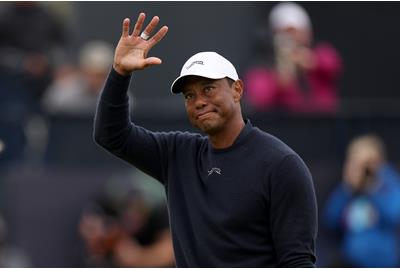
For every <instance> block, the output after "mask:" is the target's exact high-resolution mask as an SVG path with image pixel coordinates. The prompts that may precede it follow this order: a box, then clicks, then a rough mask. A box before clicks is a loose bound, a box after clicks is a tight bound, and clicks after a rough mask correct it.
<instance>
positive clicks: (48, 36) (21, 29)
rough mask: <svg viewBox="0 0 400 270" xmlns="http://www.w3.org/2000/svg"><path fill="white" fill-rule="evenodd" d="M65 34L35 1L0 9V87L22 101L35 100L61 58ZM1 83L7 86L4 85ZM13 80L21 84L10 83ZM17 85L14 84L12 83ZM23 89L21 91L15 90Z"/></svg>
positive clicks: (49, 79) (16, 3)
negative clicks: (18, 94)
mask: <svg viewBox="0 0 400 270" xmlns="http://www.w3.org/2000/svg"><path fill="white" fill-rule="evenodd" d="M66 41H67V40H66V33H65V31H64V29H63V27H62V26H61V24H60V23H59V22H58V21H57V20H56V19H55V18H54V17H53V16H52V15H51V14H50V13H48V12H47V10H45V9H44V8H43V7H42V6H40V5H39V3H38V2H11V3H8V4H5V5H3V6H2V7H1V9H0V59H1V60H0V68H1V74H2V75H1V79H2V81H0V83H1V84H0V85H1V86H2V87H5V88H6V89H2V92H3V91H7V93H3V94H9V95H12V94H13V93H10V92H12V91H23V95H22V98H26V97H27V96H33V97H34V98H35V97H39V96H40V95H41V94H42V93H43V91H44V90H45V88H46V86H47V85H48V83H49V82H50V81H51V76H52V71H53V67H54V65H55V62H56V61H60V59H59V58H60V57H62V56H61V55H62V51H63V50H62V48H63V46H65V44H66V43H67V42H66ZM3 80H6V82H7V83H9V84H10V85H9V84H6V85H4V84H3ZM13 80H17V81H18V82H19V83H21V85H18V84H14V85H12V84H13ZM15 83H17V82H15ZM16 88H23V89H16Z"/></svg>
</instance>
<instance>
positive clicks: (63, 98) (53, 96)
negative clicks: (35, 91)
mask: <svg viewBox="0 0 400 270" xmlns="http://www.w3.org/2000/svg"><path fill="white" fill-rule="evenodd" d="M113 59H114V50H113V47H112V46H111V45H110V44H108V43H106V42H104V41H91V42H88V43H86V44H85V45H84V46H83V47H82V48H81V50H80V53H79V67H78V68H76V69H75V70H71V72H68V73H64V74H62V75H60V76H58V77H57V78H55V80H54V81H53V83H52V84H51V85H50V86H49V87H48V88H47V90H46V93H45V94H44V96H43V99H42V106H43V109H44V111H45V112H46V113H48V114H51V115H69V116H90V117H92V116H93V115H94V111H95V110H96V104H97V96H98V94H99V93H100V91H101V89H102V87H103V84H104V81H105V79H106V78H107V75H108V73H109V71H110V68H111V66H112V63H113Z"/></svg>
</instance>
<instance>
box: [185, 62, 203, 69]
mask: <svg viewBox="0 0 400 270" xmlns="http://www.w3.org/2000/svg"><path fill="white" fill-rule="evenodd" d="M195 64H198V65H204V63H203V61H193V62H192V63H191V64H190V65H189V66H188V67H187V68H186V69H189V68H191V67H192V66H193V65H195Z"/></svg>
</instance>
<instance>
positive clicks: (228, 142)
mask: <svg viewBox="0 0 400 270" xmlns="http://www.w3.org/2000/svg"><path fill="white" fill-rule="evenodd" d="M244 126H245V123H244V121H243V118H242V116H241V115H240V117H237V118H236V119H234V121H232V123H230V124H229V125H228V127H226V128H225V129H223V130H221V131H220V132H217V133H215V134H209V135H208V137H209V139H210V142H211V145H212V147H213V148H215V149H223V148H228V147H230V146H232V145H233V143H234V142H235V140H236V138H237V137H238V136H239V134H240V132H241V131H242V129H243V127H244Z"/></svg>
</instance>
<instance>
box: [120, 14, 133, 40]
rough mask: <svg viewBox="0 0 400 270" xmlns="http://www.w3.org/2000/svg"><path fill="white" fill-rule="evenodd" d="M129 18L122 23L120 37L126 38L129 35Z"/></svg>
mask: <svg viewBox="0 0 400 270" xmlns="http://www.w3.org/2000/svg"><path fill="white" fill-rule="evenodd" d="M130 22H131V21H130V20H129V18H125V19H124V21H123V22H122V36H123V37H127V36H128V35H129V24H130Z"/></svg>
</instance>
